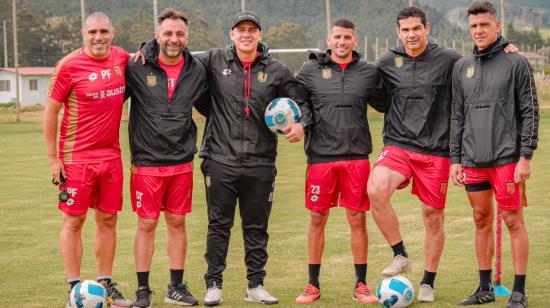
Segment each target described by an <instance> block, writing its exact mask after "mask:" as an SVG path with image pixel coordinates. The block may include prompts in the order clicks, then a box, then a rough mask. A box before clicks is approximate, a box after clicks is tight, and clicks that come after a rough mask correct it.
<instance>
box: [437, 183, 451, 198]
mask: <svg viewBox="0 0 550 308" xmlns="http://www.w3.org/2000/svg"><path fill="white" fill-rule="evenodd" d="M447 187H449V183H448V182H441V183H439V194H440V195H442V196H445V195H446V194H447Z"/></svg>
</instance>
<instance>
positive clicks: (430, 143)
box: [377, 43, 461, 157]
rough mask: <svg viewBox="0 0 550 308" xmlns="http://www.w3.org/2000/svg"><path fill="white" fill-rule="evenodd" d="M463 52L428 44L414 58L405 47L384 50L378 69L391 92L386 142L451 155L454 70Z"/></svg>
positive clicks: (385, 129)
mask: <svg viewBox="0 0 550 308" xmlns="http://www.w3.org/2000/svg"><path fill="white" fill-rule="evenodd" d="M460 57H461V56H460V55H459V54H458V53H456V52H455V51H453V50H451V49H447V48H445V47H439V46H437V45H436V44H432V43H430V44H428V47H427V49H426V51H424V53H422V54H421V55H419V56H418V57H416V58H411V57H410V56H409V55H407V53H406V52H405V49H404V47H403V46H399V47H397V48H395V49H392V50H389V51H387V52H385V53H384V54H383V55H382V56H381V58H380V59H379V60H378V62H377V66H378V71H379V72H380V74H381V77H382V79H383V81H384V84H385V86H386V87H387V88H388V89H389V91H390V93H391V98H390V99H391V103H390V107H389V110H388V112H387V114H386V118H385V121H384V145H386V146H389V145H393V146H398V147H401V148H404V149H407V150H410V151H414V152H419V153H424V154H429V155H434V156H441V157H449V125H450V118H451V102H452V85H451V80H452V72H453V66H454V64H455V62H456V61H457V60H458V59H460Z"/></svg>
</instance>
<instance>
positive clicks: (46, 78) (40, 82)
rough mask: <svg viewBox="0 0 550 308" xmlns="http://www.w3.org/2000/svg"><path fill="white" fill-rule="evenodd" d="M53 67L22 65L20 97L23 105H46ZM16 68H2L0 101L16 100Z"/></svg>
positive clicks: (0, 71)
mask: <svg viewBox="0 0 550 308" xmlns="http://www.w3.org/2000/svg"><path fill="white" fill-rule="evenodd" d="M53 70H54V68H53V67H20V68H19V99H20V101H21V106H33V105H36V104H42V105H44V104H45V103H46V97H47V96H48V87H49V85H50V76H51V74H52V72H53ZM15 98H16V95H15V68H13V67H8V68H4V67H2V68H0V103H9V102H15Z"/></svg>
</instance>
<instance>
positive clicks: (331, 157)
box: [297, 50, 387, 164]
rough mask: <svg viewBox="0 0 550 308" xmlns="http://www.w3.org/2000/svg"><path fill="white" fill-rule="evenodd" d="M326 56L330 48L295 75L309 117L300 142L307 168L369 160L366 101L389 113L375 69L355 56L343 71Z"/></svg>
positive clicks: (370, 146) (310, 58) (369, 148)
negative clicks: (339, 161) (331, 162)
mask: <svg viewBox="0 0 550 308" xmlns="http://www.w3.org/2000/svg"><path fill="white" fill-rule="evenodd" d="M330 55H331V51H330V50H328V51H327V52H326V53H311V54H310V56H309V61H307V62H305V63H304V65H303V66H302V69H301V70H300V72H299V73H298V76H297V78H298V81H300V84H301V85H302V87H303V88H304V90H305V92H306V93H307V99H306V102H307V104H306V106H304V107H303V108H302V110H307V112H305V114H308V115H309V114H311V120H310V122H311V123H310V125H309V126H308V130H307V131H306V141H305V144H304V146H305V150H306V154H307V156H308V163H310V164H314V163H322V162H329V161H338V160H353V159H368V156H369V154H370V153H371V152H372V139H371V134H370V130H369V123H368V120H367V102H368V103H369V104H370V105H371V106H372V107H373V108H375V109H376V110H378V111H380V112H384V111H385V110H386V109H387V104H386V101H385V98H384V95H383V94H384V92H383V91H382V88H381V81H380V77H379V75H378V72H377V70H376V66H374V65H373V64H368V63H367V62H365V61H362V60H360V57H361V55H359V54H358V53H356V52H353V61H352V62H351V63H349V64H348V66H347V67H346V69H345V70H342V69H341V67H340V66H339V65H338V64H337V63H335V62H333V61H332V60H331V59H330Z"/></svg>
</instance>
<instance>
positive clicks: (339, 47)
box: [296, 18, 387, 304]
mask: <svg viewBox="0 0 550 308" xmlns="http://www.w3.org/2000/svg"><path fill="white" fill-rule="evenodd" d="M357 42H358V38H357V36H356V34H355V25H354V24H353V22H351V21H350V20H347V19H343V18H342V19H338V20H336V21H335V22H334V24H333V26H332V28H331V33H330V34H329V36H328V39H327V43H328V45H329V48H330V49H329V50H327V52H326V53H312V54H311V55H310V56H309V61H307V62H305V63H304V65H303V67H302V69H301V70H300V72H299V73H298V75H297V78H298V80H299V81H300V83H301V85H302V87H303V88H304V89H305V91H306V93H307V100H306V102H307V104H306V105H305V106H304V107H303V108H302V109H303V110H307V112H306V114H310V115H311V120H310V122H311V123H310V125H309V126H308V130H307V132H306V139H305V151H306V154H307V157H308V167H307V173H306V191H305V196H306V200H305V202H306V208H307V209H309V210H310V213H311V221H310V226H309V235H308V261H309V262H308V263H309V264H308V270H309V281H308V283H307V284H306V286H305V288H304V291H303V293H302V294H301V295H300V296H298V298H297V299H296V303H297V304H309V303H311V302H313V301H316V300H317V299H319V297H320V295H321V292H320V283H319V271H320V267H321V259H322V255H323V248H324V231H325V225H326V223H327V220H328V217H329V214H330V209H331V208H332V207H337V206H341V207H344V208H346V212H347V219H348V223H349V226H350V229H351V232H350V233H351V251H352V254H353V261H354V266H355V273H356V281H355V285H354V291H353V298H354V299H355V300H358V301H360V302H362V303H364V304H369V303H370V304H373V303H377V302H378V299H377V298H376V296H374V295H373V294H372V292H371V289H370V288H369V286H368V285H367V281H366V275H367V253H368V237H367V227H366V220H365V212H366V211H368V209H369V199H368V195H367V190H366V188H367V180H368V177H369V171H370V162H369V160H368V158H369V154H370V153H371V152H372V140H371V134H370V130H369V123H368V120H367V103H369V104H371V106H373V107H375V108H376V109H377V110H379V111H385V107H386V105H387V104H386V102H385V99H384V97H383V96H380V95H379V94H380V92H382V89H377V88H378V87H379V85H380V84H381V82H380V77H379V75H378V72H377V70H376V66H374V65H373V64H368V63H367V62H365V61H362V60H361V59H360V58H361V56H360V55H359V54H358V53H357V52H355V51H353V49H354V47H355V46H356V45H357ZM376 103H378V104H376Z"/></svg>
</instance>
